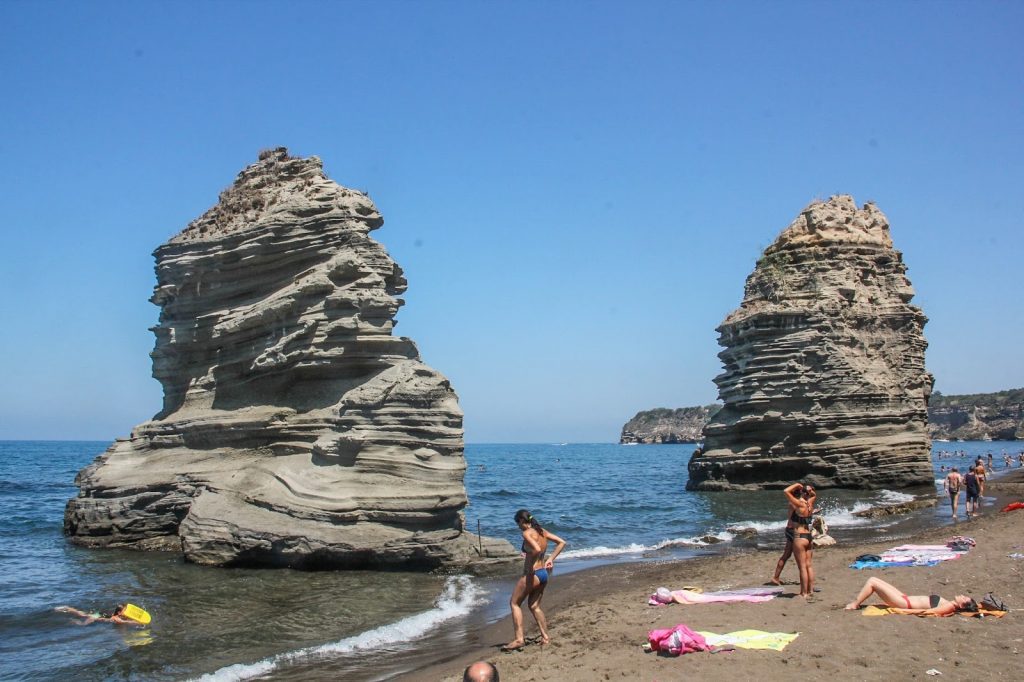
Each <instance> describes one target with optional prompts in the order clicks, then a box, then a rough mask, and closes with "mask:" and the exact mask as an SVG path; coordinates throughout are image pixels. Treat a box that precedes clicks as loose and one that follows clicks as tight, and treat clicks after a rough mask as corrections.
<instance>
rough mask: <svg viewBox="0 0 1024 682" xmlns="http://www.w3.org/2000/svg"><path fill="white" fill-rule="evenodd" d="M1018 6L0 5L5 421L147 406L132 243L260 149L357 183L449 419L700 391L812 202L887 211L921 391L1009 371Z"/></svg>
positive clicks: (1018, 179) (1016, 327) (1020, 248)
mask: <svg viewBox="0 0 1024 682" xmlns="http://www.w3.org/2000/svg"><path fill="white" fill-rule="evenodd" d="M1022 35H1024V4H1021V3H1012V2H963V3H960V2H860V3H853V2H850V3H839V2H773V3H768V2H754V3H746V2H728V3H710V2H708V3H699V2H674V1H673V2H601V1H592V2H504V3H499V2H476V1H469V0H467V1H465V2H396V1H390V2H389V1H383V2H256V1H253V2H227V1H220V2H206V3H199V2H193V3H185V2H180V3H179V2H142V3H136V2H125V3H105V2H88V3H85V2H59V3H58V2H19V1H14V0H8V1H7V2H0V88H2V90H0V91H2V92H3V97H2V103H0V159H2V161H0V188H2V197H3V214H2V219H0V225H2V230H3V241H2V243H3V248H2V249H0V290H2V292H3V294H2V299H0V301H2V303H0V324H2V330H3V333H2V335H0V354H2V357H3V364H2V366H3V379H2V381H0V438H3V439H16V438H26V439H51V438H52V439H76V438H82V439H110V438H113V437H116V436H124V435H127V434H128V432H129V431H130V429H131V428H132V427H133V426H134V425H135V424H137V423H139V422H142V421H144V420H146V419H148V418H150V417H151V416H152V415H153V414H154V413H156V412H157V410H158V409H159V407H160V401H161V389H160V385H159V384H158V383H157V382H156V381H155V380H154V379H152V378H151V376H150V358H149V352H150V351H151V350H152V347H153V343H154V339H153V335H152V333H151V332H150V331H148V328H149V327H150V326H152V325H154V324H155V323H156V320H157V315H158V309H157V308H156V307H155V306H153V305H152V304H150V303H149V302H148V298H149V296H150V293H151V291H152V287H153V284H154V281H155V278H154V274H153V259H152V256H151V253H152V251H153V250H154V249H155V248H156V247H157V246H158V245H160V244H161V243H162V242H164V241H165V240H166V239H168V238H169V237H171V236H172V235H173V234H175V233H176V232H178V231H179V230H181V229H182V228H183V227H184V226H185V225H186V224H187V223H188V222H189V221H190V220H191V219H192V218H194V217H196V216H198V215H199V214H201V213H202V212H203V211H205V210H206V209H207V208H209V207H210V206H211V205H213V204H214V203H215V202H216V200H217V195H218V193H219V192H220V191H221V190H222V189H224V188H225V187H227V186H228V185H230V184H231V182H232V181H233V180H234V177H235V175H236V174H237V173H238V171H240V170H241V169H242V168H243V167H245V166H246V165H247V164H249V163H252V162H254V161H255V160H256V155H257V153H258V151H259V150H260V149H262V148H266V147H273V146H287V147H288V148H289V150H290V151H291V153H292V154H294V155H302V156H308V155H314V154H315V155H318V156H320V157H321V158H322V159H323V161H324V167H325V170H326V171H327V173H328V175H329V176H330V177H331V178H332V179H334V180H336V181H337V182H339V183H341V184H343V185H346V186H350V187H354V188H358V189H363V190H366V191H368V192H369V194H370V196H371V197H372V198H373V199H374V201H375V202H376V204H377V206H378V208H379V209H380V211H381V212H382V214H383V215H384V218H385V224H384V227H383V228H382V229H380V230H378V231H376V232H374V233H373V234H374V236H375V238H377V239H378V240H380V241H381V242H382V243H384V245H385V246H386V247H387V248H388V250H389V252H390V253H391V254H392V256H393V257H394V258H395V259H396V260H397V261H398V263H399V264H400V265H401V266H402V267H403V268H404V269H405V271H406V275H407V277H408V279H409V291H408V293H407V295H406V296H405V299H406V306H405V307H404V308H402V310H401V311H400V312H399V316H398V321H399V325H398V329H397V332H398V333H400V334H402V335H405V336H409V337H411V338H413V339H414V340H415V341H416V342H417V343H418V345H419V347H420V351H421V354H422V357H423V359H424V361H425V362H426V363H427V364H429V365H431V366H433V367H435V368H437V369H438V370H440V371H441V372H442V373H444V374H445V375H447V376H448V377H449V378H450V379H451V381H452V384H453V386H454V387H455V389H456V391H457V392H458V394H459V396H460V399H461V403H462V407H463V409H464V410H465V413H466V422H465V423H466V437H467V440H468V441H469V442H514V441H524V442H525V441H539V442H545V441H551V442H561V441H614V440H617V438H618V434H619V430H620V428H621V427H622V424H623V423H624V422H625V421H626V420H628V419H629V418H630V417H632V416H633V414H635V413H636V412H637V411H638V410H641V409H648V408H653V407H681V406H686V405H696V404H703V403H708V402H713V401H714V400H715V399H716V397H717V392H716V389H715V386H714V384H713V382H712V379H713V378H714V376H715V375H716V374H717V373H718V372H719V371H720V363H719V361H718V358H717V355H716V354H717V352H718V351H719V347H718V346H717V343H716V337H717V335H716V333H715V327H716V326H717V325H718V324H719V323H720V322H721V321H722V319H723V318H724V317H725V316H726V314H728V312H729V311H730V310H732V309H734V308H736V307H737V306H738V305H739V303H740V300H741V297H742V291H743V282H744V279H745V278H746V276H747V275H748V274H749V273H750V271H751V269H752V268H753V266H754V262H755V260H756V259H757V258H758V256H759V255H760V252H761V250H762V249H763V248H764V247H766V246H767V245H768V244H770V243H771V242H772V241H773V240H774V239H775V237H776V235H777V234H778V233H779V231H780V230H781V229H782V228H784V227H785V226H786V225H787V224H789V222H790V221H791V220H792V219H793V218H794V217H795V216H796V215H797V214H798V213H799V212H800V210H801V209H802V208H803V207H804V206H805V205H806V204H807V203H809V202H810V201H811V200H812V199H815V198H827V197H828V196H830V195H832V194H835V193H848V194H852V195H853V196H854V198H855V199H856V200H857V202H858V203H859V204H862V203H864V202H865V201H868V200H873V201H875V202H877V204H878V206H879V207H880V208H881V209H882V210H883V211H884V212H885V213H886V215H887V216H888V217H889V220H890V222H891V225H892V235H893V239H894V241H895V243H896V247H897V248H898V249H900V250H901V251H903V253H904V258H905V260H906V262H907V264H908V266H909V276H910V279H911V282H912V283H913V285H914V287H915V289H916V290H917V294H918V295H917V297H916V298H915V303H917V304H918V305H920V306H921V307H922V308H923V309H924V311H925V313H926V314H927V315H928V316H929V318H930V322H929V323H928V325H927V326H926V328H925V335H926V337H927V338H928V341H929V343H930V346H929V349H928V355H927V365H928V368H929V369H930V370H931V371H932V372H933V373H934V374H935V376H936V388H937V389H939V390H941V391H942V392H944V393H964V392H982V391H993V390H1000V389H1005V388H1014V387H1019V386H1024V363H1022V361H1021V352H1020V345H1021V339H1022V338H1024V316H1022V315H1021V290H1022V289H1021V270H1020V268H1021V262H1022V255H1024V230H1022V229H1021V227H1022V217H1024V210H1022V209H1024V191H1022V190H1024V172H1022V169H1024V162H1022V159H1024V40H1022V39H1021V36H1022Z"/></svg>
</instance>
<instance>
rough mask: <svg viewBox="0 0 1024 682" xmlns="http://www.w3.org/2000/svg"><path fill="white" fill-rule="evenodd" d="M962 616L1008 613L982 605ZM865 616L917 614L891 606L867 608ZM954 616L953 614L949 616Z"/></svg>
mask: <svg viewBox="0 0 1024 682" xmlns="http://www.w3.org/2000/svg"><path fill="white" fill-rule="evenodd" d="M959 613H960V615H961V616H964V617H965V618H978V617H979V616H992V617H993V618H1002V617H1003V616H1005V615H1006V611H995V610H993V609H986V608H984V607H983V606H981V605H980V604H979V605H978V610H977V611H960V612H959ZM861 615H863V616H916V615H917V614H915V613H900V609H894V608H892V607H889V606H865V607H864V608H863V609H862V610H861ZM949 615H950V616H952V615H953V614H952V613H951V614H949ZM927 617H930V618H942V616H935V615H933V614H928V616H927Z"/></svg>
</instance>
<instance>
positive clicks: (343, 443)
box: [64, 149, 513, 568]
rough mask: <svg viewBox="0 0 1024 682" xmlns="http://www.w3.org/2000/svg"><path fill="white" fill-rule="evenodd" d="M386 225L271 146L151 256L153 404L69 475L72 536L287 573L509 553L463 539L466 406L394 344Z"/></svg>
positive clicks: (408, 345)
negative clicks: (160, 393) (73, 488)
mask: <svg viewBox="0 0 1024 682" xmlns="http://www.w3.org/2000/svg"><path fill="white" fill-rule="evenodd" d="M382 223H383V221H382V219H381V217H380V214H379V213H378V212H377V209H376V207H375V206H374V204H373V202H372V201H370V199H369V197H367V196H366V195H365V194H363V193H362V192H358V191H354V190H350V189H345V188H344V187H341V186H339V185H337V184H335V183H334V182H332V181H331V180H329V179H328V178H327V177H326V176H325V175H324V173H323V170H322V166H321V163H320V160H319V159H318V158H316V157H311V158H306V159H302V158H291V157H289V156H288V154H287V150H285V149H276V150H273V151H268V152H263V153H261V154H260V158H259V161H258V162H257V163H256V164H253V165H252V166H249V167H248V168H246V169H245V170H243V171H242V172H241V173H240V174H239V176H238V178H237V179H236V181H235V183H234V185H233V186H232V187H230V188H229V189H227V190H225V191H224V192H223V193H222V194H221V196H220V202H219V203H218V204H217V205H216V206H214V207H213V208H212V209H210V210H209V211H207V212H206V213H205V214H204V215H203V216H201V217H200V218H198V219H196V220H195V221H193V222H192V223H190V224H189V225H188V226H187V227H186V228H185V230H184V231H182V232H181V233H180V234H178V235H177V236H176V237H174V238H172V239H171V240H170V241H168V242H167V243H166V244H164V245H163V246H161V247H160V248H158V249H157V250H156V252H155V254H154V255H155V257H156V261H157V265H156V272H157V286H156V290H155V292H154V294H153V298H152V301H153V302H154V303H155V304H157V305H158V306H160V309H161V312H160V323H159V324H158V325H157V326H156V327H155V328H154V330H153V331H154V332H155V333H156V348H155V349H154V351H153V354H152V357H153V375H154V377H156V378H157V379H158V380H159V381H160V383H161V384H162V385H163V388H164V405H163V410H161V412H160V413H159V414H157V415H156V416H155V417H154V418H153V420H151V421H149V422H146V423H144V424H141V425H139V426H137V427H136V428H135V429H134V430H133V431H132V434H131V437H130V438H128V439H124V440H118V441H117V442H116V443H114V445H113V446H111V448H110V449H109V450H107V452H105V453H104V454H103V455H101V456H100V457H99V458H97V460H96V461H95V462H93V463H92V464H91V465H90V466H88V467H87V468H86V469H83V470H82V472H81V473H79V475H78V477H77V479H76V484H77V485H78V486H79V488H80V493H79V496H78V497H77V498H75V499H72V500H71V501H70V502H68V505H67V509H66V511H65V517H64V529H65V532H66V533H67V534H68V535H69V536H70V537H71V539H72V540H73V541H74V542H76V543H78V544H81V545H86V546H92V547H96V546H120V547H134V548H140V549H173V550H180V551H182V552H183V553H184V555H185V557H186V558H187V559H188V560H190V561H194V562H197V563H202V564H215V565H240V564H249V565H253V564H255V565H271V566H290V567H296V568H355V567H385V566H389V567H410V568H412V567H417V568H419V567H433V566H438V565H462V564H467V563H473V562H476V561H478V560H480V559H481V555H483V556H491V557H501V558H508V557H510V556H513V550H512V547H511V546H510V545H509V544H508V543H507V542H505V541H492V540H489V539H487V538H484V539H483V540H482V541H479V540H478V539H477V538H476V537H475V536H471V535H468V534H467V533H465V532H464V528H463V515H462V509H463V508H464V507H465V506H466V491H465V488H464V486H463V483H462V480H463V473H464V471H465V460H464V458H463V438H462V433H463V432H462V411H461V410H460V408H459V404H458V398H457V396H456V395H455V392H454V391H453V390H452V388H451V386H450V385H449V383H448V381H447V379H445V377H443V376H442V375H441V374H439V373H438V372H436V371H435V370H433V369H431V368H430V367H427V366H426V365H424V364H423V363H422V362H420V360H419V354H418V351H417V349H416V346H415V345H414V344H413V342H412V341H410V340H409V339H407V338H402V337H397V336H393V335H392V328H393V327H394V324H395V322H394V317H395V314H396V312H397V311H398V308H399V306H401V305H402V303H403V302H402V300H401V299H399V298H397V296H398V295H399V294H401V293H402V292H403V291H404V290H405V288H406V281H405V278H404V277H403V276H402V270H401V268H399V267H398V265H397V264H396V263H395V262H394V261H393V260H392V259H391V258H390V256H388V254H387V252H386V251H385V250H384V247H383V246H381V245H380V244H379V243H378V242H376V241H374V240H373V239H371V238H370V237H369V232H370V231H371V230H374V229H376V228H378V227H380V226H381V224H382Z"/></svg>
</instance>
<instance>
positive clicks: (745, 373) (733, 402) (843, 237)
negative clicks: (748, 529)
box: [687, 195, 932, 490]
mask: <svg viewBox="0 0 1024 682" xmlns="http://www.w3.org/2000/svg"><path fill="white" fill-rule="evenodd" d="M913 296H914V290H913V288H912V287H911V284H910V281H909V280H908V279H907V276H906V266H905V265H904V263H903V258H902V254H900V252H898V251H896V250H895V249H894V248H893V244H892V239H891V237H890V234H889V223H888V221H887V219H886V217H885V215H884V214H883V213H882V212H881V211H880V210H879V209H878V208H877V207H876V206H875V205H874V204H871V203H868V204H866V205H865V206H864V207H862V208H860V209H858V208H857V206H856V204H855V203H854V201H853V199H852V197H850V196H846V195H841V196H835V197H832V198H831V199H829V200H828V201H827V202H814V203H812V204H810V205H809V206H807V208H805V209H804V210H803V211H802V212H801V213H800V215H799V216H798V217H797V218H796V220H794V221H793V223H792V224H790V225H789V227H787V228H786V229H785V230H783V231H782V233H781V234H780V235H779V237H778V238H777V239H776V240H775V242H774V243H773V244H772V245H771V246H769V247H768V248H767V249H765V251H764V254H763V256H762V257H761V259H760V260H759V261H758V262H757V266H756V267H755V269H754V271H753V272H752V273H751V275H750V276H749V277H748V278H747V281H746V286H745V289H744V296H743V301H742V303H741V304H740V307H739V308H738V309H737V310H735V311H733V312H732V313H730V314H729V315H728V317H726V319H725V321H724V322H723V323H722V324H721V325H720V326H719V327H718V333H719V344H720V345H721V346H722V347H723V348H724V350H723V351H722V352H721V353H719V357H720V358H721V360H722V363H723V365H724V371H723V373H722V374H720V375H719V376H718V377H716V378H715V384H716V385H717V386H718V391H719V398H720V400H721V401H722V403H723V407H722V409H721V410H720V411H719V412H718V413H717V414H716V415H715V416H714V418H712V419H711V421H710V422H709V423H708V425H707V426H706V427H705V429H704V448H703V450H702V451H701V450H698V451H697V452H695V453H694V455H693V457H692V458H691V459H690V463H689V475H690V478H689V481H688V483H687V488H688V489H691V490H694V489H696V490H729V489H756V488H781V487H783V486H785V485H786V484H787V483H790V482H792V481H795V480H807V481H809V482H811V483H813V484H814V485H816V486H818V487H822V488H826V487H848V488H877V487H893V488H904V487H908V486H914V485H927V484H930V483H931V482H932V469H931V463H930V460H931V454H930V447H931V444H930V440H929V437H928V432H927V406H928V397H929V394H930V392H931V388H932V377H931V375H930V374H929V373H928V372H927V371H926V370H925V365H924V352H925V348H926V346H927V342H926V341H925V339H924V334H923V329H924V325H925V322H926V321H927V318H926V317H925V315H924V313H923V312H922V311H921V310H920V309H919V308H918V307H916V306H914V305H911V303H910V301H911V299H912V298H913Z"/></svg>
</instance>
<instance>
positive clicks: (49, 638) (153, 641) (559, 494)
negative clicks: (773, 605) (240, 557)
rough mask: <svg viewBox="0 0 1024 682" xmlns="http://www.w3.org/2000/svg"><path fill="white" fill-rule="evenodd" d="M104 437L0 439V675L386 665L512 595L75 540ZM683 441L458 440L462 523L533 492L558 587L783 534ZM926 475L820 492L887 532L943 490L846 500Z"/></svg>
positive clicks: (500, 585)
mask: <svg viewBox="0 0 1024 682" xmlns="http://www.w3.org/2000/svg"><path fill="white" fill-rule="evenodd" d="M108 445H109V442H108V441H38V440H36V441H0V502H2V504H3V508H4V509H7V510H9V512H8V514H6V515H4V517H3V518H2V519H0V538H2V539H3V541H4V543H5V546H6V547H7V548H8V551H7V552H5V553H4V555H3V556H2V558H0V656H2V658H0V661H3V662H2V663H0V673H2V674H0V677H3V678H4V679H19V680H21V679H24V680H42V679H55V678H66V677H71V676H74V677H75V678H76V679H84V680H91V679H96V680H100V679H147V680H150V679H153V680H172V679H173V680H179V679H207V680H246V679H344V680H371V679H386V678H388V677H393V676H395V675H398V674H401V672H403V671H406V670H409V669H410V668H412V667H416V666H418V665H423V664H425V663H427V662H429V661H430V657H431V651H435V650H437V647H445V648H446V650H451V648H452V647H458V646H459V645H460V642H465V641H466V637H468V636H469V633H471V632H473V631H474V629H476V628H478V627H479V626H480V625H481V624H483V623H487V622H493V621H494V620H496V619H497V618H500V617H502V616H503V615H505V613H506V611H507V604H506V601H507V596H508V591H509V589H510V586H511V577H509V578H505V579H502V578H481V577H474V576H469V575H458V574H455V575H452V574H445V573H425V574H424V573H413V572H403V571H386V572H373V571H344V572H300V571H293V570H289V569H243V568H235V569H218V568H208V567H200V566H195V565H191V564H187V563H185V562H184V561H183V560H182V559H181V557H180V556H179V555H177V554H171V553H161V552H156V553H153V552H136V551H128V550H116V549H111V550H90V549H83V548H81V547H77V546H75V545H72V544H71V543H70V542H68V541H67V540H66V539H65V538H64V536H63V510H64V505H65V503H66V502H67V500H68V499H70V498H71V497H72V496H74V495H75V494H76V493H77V488H75V486H74V477H75V475H76V474H77V473H78V471H79V470H80V469H81V468H83V467H84V466H86V465H87V464H88V463H89V462H91V461H92V460H93V459H94V458H95V457H96V456H97V455H99V454H101V453H102V452H103V451H104V450H105V449H106V448H107V447H108ZM694 447H695V446H694V445H692V444H684V445H650V446H640V447H635V446H633V447H627V446H624V445H619V444H617V443H486V444H485V443H469V444H467V445H466V464H467V468H466V477H465V485H466V490H467V493H468V496H469V500H470V502H469V506H468V507H467V508H466V509H465V519H466V529H467V531H468V532H472V533H476V531H477V528H478V527H479V528H480V530H481V532H482V533H483V534H484V535H490V536H495V537H503V538H506V539H508V540H509V541H510V542H513V543H515V544H518V531H517V529H516V527H515V524H514V523H513V521H512V516H513V514H514V513H515V511H516V509H519V508H527V509H530V510H531V511H532V512H533V513H534V515H535V516H536V517H537V518H538V519H540V520H541V522H542V523H544V524H545V526H546V527H548V528H550V529H551V530H552V531H554V532H555V533H557V534H558V535H561V536H562V537H564V538H565V539H566V540H567V541H568V543H569V544H568V547H567V549H566V551H565V552H564V553H563V555H562V558H561V560H560V561H559V562H558V564H559V565H558V571H557V572H556V578H555V579H554V581H553V583H552V588H553V589H557V587H558V581H557V575H558V574H564V573H566V572H572V571H579V570H583V569H587V568H590V567H594V566H598V565H601V564H605V563H609V562H632V561H651V560H669V559H671V560H685V559H687V558H690V557H695V556H700V555H705V554H709V553H718V552H728V551H731V550H734V549H736V548H749V547H752V546H757V547H774V546H778V547H780V548H781V543H782V529H783V527H784V525H785V516H786V504H785V500H784V498H783V496H782V493H781V492H779V491H755V492H727V493H699V492H687V491H686V490H685V484H686V480H687V476H686V464H687V462H688V460H689V457H690V454H691V453H692V451H693V448H694ZM1022 448H1024V445H1022V444H1021V443H1020V442H1019V441H986V442H951V443H950V442H936V443H935V444H934V445H933V467H934V469H935V482H936V486H937V488H938V489H941V481H942V477H943V476H944V472H942V471H941V469H940V467H942V466H946V467H948V466H951V465H960V466H962V465H964V464H966V463H967V462H968V461H969V460H971V459H973V458H974V457H975V456H977V455H984V454H986V453H988V452H992V453H993V455H994V456H995V459H996V461H997V464H998V465H999V467H1000V468H1001V466H1002V464H1001V457H1002V454H1003V452H1004V451H1006V452H1009V453H1013V454H1016V453H1017V452H1019V451H1020V450H1021V449H1022ZM949 453H956V454H949ZM961 453H962V454H961ZM932 492H933V491H930V490H928V489H927V488H925V489H921V490H914V491H912V492H907V491H899V490H875V491H851V490H823V491H821V494H820V503H819V507H820V509H821V510H822V512H823V513H824V515H825V518H826V520H827V522H828V524H829V527H830V532H831V534H832V535H833V536H834V537H835V538H836V539H837V541H838V542H839V543H840V544H841V543H843V542H850V541H857V540H860V539H866V538H871V539H887V538H893V539H896V538H899V537H905V536H907V535H910V534H912V533H914V532H916V531H917V530H920V529H921V528H922V527H928V526H937V525H943V524H947V523H949V520H948V517H949V513H948V506H947V505H945V504H944V500H943V499H942V498H940V499H939V503H938V504H937V505H936V507H934V508H929V509H924V510H921V511H918V512H914V513H910V514H906V515H901V516H894V517H885V518H883V519H866V518H863V517H860V516H857V515H856V514H857V512H859V511H863V510H865V509H869V508H871V507H875V506H879V505H884V504H891V503H896V502H902V501H907V500H909V499H912V498H913V496H914V494H922V493H923V494H931V493H932ZM912 493H913V494H912ZM749 529H753V530H754V531H756V532H755V533H753V535H752V536H751V535H750V533H749ZM741 530H742V531H743V532H739V531H741ZM769 570H770V567H766V572H767V571H769ZM766 577H767V576H766ZM123 601H128V602H132V603H135V604H138V605H140V606H142V607H144V608H146V609H147V610H148V611H150V613H152V614H153V622H152V624H151V625H150V626H149V627H147V628H127V627H111V626H108V625H105V624H95V625H91V626H88V627H80V626H77V625H75V624H74V622H73V620H72V619H71V618H69V617H68V616H67V615H66V614H62V613H56V612H54V611H53V608H54V607H55V606H58V605H62V604H70V605H72V606H75V607H78V608H82V609H86V610H93V609H104V608H108V607H110V606H112V605H113V604H115V603H118V602H123Z"/></svg>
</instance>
